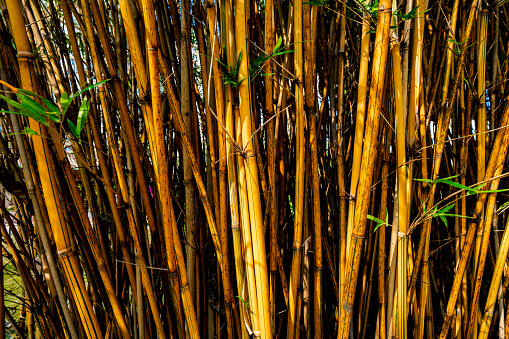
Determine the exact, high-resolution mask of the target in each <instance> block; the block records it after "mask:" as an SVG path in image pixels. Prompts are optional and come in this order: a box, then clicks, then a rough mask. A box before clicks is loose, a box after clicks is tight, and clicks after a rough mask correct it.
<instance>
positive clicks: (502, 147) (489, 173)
mask: <svg viewBox="0 0 509 339" xmlns="http://www.w3.org/2000/svg"><path fill="white" fill-rule="evenodd" d="M469 21H470V20H469ZM508 118H509V105H506V107H505V109H504V112H503V115H502V119H501V126H505V124H507V121H508ZM508 146H509V133H507V131H506V129H502V130H500V131H499V132H498V133H497V136H496V138H495V142H494V143H493V148H492V152H491V155H490V160H489V162H488V166H487V167H486V174H485V177H484V179H485V180H490V179H492V178H493V176H494V173H495V169H496V168H498V166H501V165H502V163H503V162H504V161H505V156H506V154H507V147H508ZM499 182H500V179H499V178H496V179H493V180H492V182H491V185H490V190H496V189H497V188H498V184H499ZM485 200H486V194H480V195H479V196H478V198H477V201H476V205H475V210H474V214H473V215H474V218H479V217H480V215H481V213H482V211H483V207H484V202H485ZM478 224H479V221H478V219H474V221H473V222H472V223H471V224H470V226H469V228H468V231H467V235H466V237H465V244H464V247H463V251H462V252H461V258H460V262H459V265H458V269H457V271H456V275H455V276H454V281H453V285H452V290H451V294H450V296H449V300H448V303H447V308H446V315H445V318H444V323H443V325H442V330H441V332H440V338H441V339H442V338H445V337H446V336H447V333H448V331H449V328H450V325H451V322H452V320H453V319H454V311H455V305H456V300H457V298H458V294H459V291H460V285H461V283H462V279H463V274H464V273H465V270H466V264H467V261H468V259H469V257H470V254H471V251H472V246H473V241H474V236H475V233H476V229H477V226H478Z"/></svg>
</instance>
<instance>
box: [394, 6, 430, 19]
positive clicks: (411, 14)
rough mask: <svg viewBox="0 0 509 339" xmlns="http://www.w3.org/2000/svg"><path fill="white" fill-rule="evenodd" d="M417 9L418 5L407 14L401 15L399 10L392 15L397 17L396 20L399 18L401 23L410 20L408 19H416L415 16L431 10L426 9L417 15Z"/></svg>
mask: <svg viewBox="0 0 509 339" xmlns="http://www.w3.org/2000/svg"><path fill="white" fill-rule="evenodd" d="M417 8H419V5H417V6H416V7H414V8H413V9H412V10H411V11H410V12H408V13H407V14H402V13H401V10H399V9H398V10H397V11H396V12H394V15H395V16H397V17H398V18H400V19H401V20H402V21H405V20H410V19H414V18H417V16H418V15H419V14H424V13H426V12H428V11H429V10H431V8H428V9H427V10H425V11H423V12H419V13H417Z"/></svg>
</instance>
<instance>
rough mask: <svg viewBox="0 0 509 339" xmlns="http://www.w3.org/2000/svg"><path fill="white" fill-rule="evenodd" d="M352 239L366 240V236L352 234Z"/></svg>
mask: <svg viewBox="0 0 509 339" xmlns="http://www.w3.org/2000/svg"><path fill="white" fill-rule="evenodd" d="M352 238H355V239H364V234H355V233H352Z"/></svg>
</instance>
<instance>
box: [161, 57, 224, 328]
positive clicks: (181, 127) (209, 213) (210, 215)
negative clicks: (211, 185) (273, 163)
mask: <svg viewBox="0 0 509 339" xmlns="http://www.w3.org/2000/svg"><path fill="white" fill-rule="evenodd" d="M159 63H160V66H161V69H160V71H161V74H162V75H163V78H167V77H169V75H170V73H169V71H168V67H166V66H165V60H164V58H163V55H162V54H161V53H159ZM164 86H165V90H166V92H167V95H168V98H169V101H170V106H171V107H172V110H173V112H175V114H174V115H173V118H174V121H175V122H176V125H177V128H178V131H179V132H180V134H181V137H182V143H183V146H184V150H185V151H186V152H187V153H188V155H189V160H190V164H191V168H192V171H193V175H194V179H195V181H196V186H197V188H198V193H199V195H200V201H201V203H202V206H203V209H204V210H205V216H206V218H207V225H208V226H209V230H210V235H211V237H212V242H213V243H214V248H215V250H216V257H217V261H218V263H219V267H220V269H221V276H222V278H223V291H224V294H225V300H226V298H227V296H229V300H232V290H231V281H230V275H229V268H228V267H227V266H226V265H225V262H224V260H223V256H222V249H221V242H220V240H219V234H218V232H217V227H216V223H215V220H214V211H213V210H212V207H211V205H210V202H209V200H208V196H207V190H206V188H205V184H204V182H203V179H202V177H201V174H200V169H199V167H198V164H197V161H196V155H195V154H194V151H193V147H192V145H191V142H190V140H189V136H188V134H187V131H186V128H185V123H184V120H183V118H182V115H181V112H180V105H179V104H178V101H177V96H176V94H175V92H174V89H173V87H172V86H169V84H168V83H164ZM175 231H176V230H174V232H175ZM179 245H180V242H177V241H175V247H176V248H175V250H176V253H177V259H179V250H178V247H179ZM182 269H183V268H182ZM179 270H181V264H180V262H179ZM179 273H180V274H181V279H182V272H180V271H179ZM183 286H185V285H183ZM226 307H227V313H228V312H231V304H227V305H226ZM229 310H230V311H229ZM232 326H233V324H232Z"/></svg>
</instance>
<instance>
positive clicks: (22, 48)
mask: <svg viewBox="0 0 509 339" xmlns="http://www.w3.org/2000/svg"><path fill="white" fill-rule="evenodd" d="M6 4H7V10H8V11H9V15H10V19H11V25H12V27H13V28H16V29H13V30H12V33H13V37H14V41H15V43H16V47H17V49H18V63H19V66H20V73H21V85H22V86H23V89H25V90H29V91H33V89H34V88H33V86H32V75H33V74H32V65H31V58H32V53H31V48H30V43H29V41H28V36H27V34H26V30H25V25H24V18H23V14H22V10H21V6H20V3H19V1H17V0H8V1H6ZM30 128H32V129H33V130H34V131H36V132H37V134H39V135H38V136H32V142H33V146H34V153H35V157H36V161H37V164H38V170H39V177H40V179H41V183H42V189H43V194H44V201H45V203H46V207H47V210H48V214H49V218H50V223H51V228H52V230H53V234H54V237H55V242H56V244H57V250H58V253H59V259H60V261H61V263H62V269H63V270H64V273H65V274H66V276H67V278H68V283H69V287H70V290H71V293H72V294H73V296H74V299H75V301H76V303H77V305H78V312H79V314H80V317H81V319H82V322H83V326H84V328H85V331H86V334H87V336H88V337H89V338H102V333H101V329H100V327H99V322H98V321H97V317H96V315H95V313H94V311H93V307H92V303H91V301H90V298H89V296H88V294H87V293H83V292H84V291H86V288H85V282H84V280H83V276H81V275H79V274H77V272H80V269H79V262H78V259H77V257H76V255H75V253H74V252H73V250H72V247H71V243H70V237H69V234H68V230H67V227H66V225H65V222H64V220H63V215H62V207H59V205H60V201H59V198H58V195H57V193H56V192H57V191H56V189H55V178H54V173H53V171H52V168H51V164H50V163H49V159H48V158H47V156H48V151H49V149H48V146H47V142H46V140H45V139H44V137H43V136H42V131H41V127H40V125H39V123H37V122H36V121H34V120H32V119H30Z"/></svg>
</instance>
